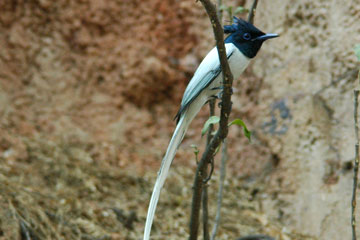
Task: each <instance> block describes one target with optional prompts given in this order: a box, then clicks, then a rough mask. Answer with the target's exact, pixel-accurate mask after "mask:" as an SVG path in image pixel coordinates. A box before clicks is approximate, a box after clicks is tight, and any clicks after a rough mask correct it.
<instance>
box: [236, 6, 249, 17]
mask: <svg viewBox="0 0 360 240" xmlns="http://www.w3.org/2000/svg"><path fill="white" fill-rule="evenodd" d="M248 11H249V9H247V8H244V7H241V6H239V7H237V8H236V9H235V11H234V15H236V14H239V13H244V12H248Z"/></svg>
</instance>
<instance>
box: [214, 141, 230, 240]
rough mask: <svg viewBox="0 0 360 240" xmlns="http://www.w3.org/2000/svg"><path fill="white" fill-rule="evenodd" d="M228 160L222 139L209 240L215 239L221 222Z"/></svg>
mask: <svg viewBox="0 0 360 240" xmlns="http://www.w3.org/2000/svg"><path fill="white" fill-rule="evenodd" d="M227 159H228V154H227V139H226V138H225V139H224V143H223V145H222V152H221V165H220V184H219V191H218V197H217V207H216V216H215V223H214V227H213V230H212V232H211V238H210V239H211V240H214V239H215V236H216V234H217V231H218V228H219V225H220V220H221V205H222V198H223V190H224V182H225V177H226V162H227Z"/></svg>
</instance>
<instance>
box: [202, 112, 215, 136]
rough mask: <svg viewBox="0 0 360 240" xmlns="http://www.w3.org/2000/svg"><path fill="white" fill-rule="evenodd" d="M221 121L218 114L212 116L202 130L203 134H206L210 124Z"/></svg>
mask: <svg viewBox="0 0 360 240" xmlns="http://www.w3.org/2000/svg"><path fill="white" fill-rule="evenodd" d="M219 121H220V118H219V117H218V116H211V117H210V118H209V119H208V120H207V121H206V123H205V124H204V127H203V129H202V130H201V136H204V134H205V133H206V132H207V131H208V130H209V127H210V124H215V123H218V122H219Z"/></svg>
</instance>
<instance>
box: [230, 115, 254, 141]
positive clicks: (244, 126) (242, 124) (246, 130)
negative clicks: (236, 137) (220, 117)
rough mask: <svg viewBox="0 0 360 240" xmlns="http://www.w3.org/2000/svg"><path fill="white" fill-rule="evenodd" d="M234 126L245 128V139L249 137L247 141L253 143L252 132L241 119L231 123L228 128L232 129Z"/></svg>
mask: <svg viewBox="0 0 360 240" xmlns="http://www.w3.org/2000/svg"><path fill="white" fill-rule="evenodd" d="M233 124H235V125H238V126H241V127H243V129H244V135H245V137H247V139H249V142H251V132H250V131H249V129H248V128H247V127H246V124H245V123H244V122H243V120H241V119H239V118H238V119H235V120H234V121H232V122H231V123H229V125H228V126H229V127H230V126H231V125H233Z"/></svg>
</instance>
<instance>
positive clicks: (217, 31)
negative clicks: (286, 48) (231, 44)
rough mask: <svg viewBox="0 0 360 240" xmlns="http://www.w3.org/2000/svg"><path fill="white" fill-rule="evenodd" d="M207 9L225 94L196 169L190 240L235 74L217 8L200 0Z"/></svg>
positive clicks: (207, 0)
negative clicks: (216, 122) (217, 123)
mask: <svg viewBox="0 0 360 240" xmlns="http://www.w3.org/2000/svg"><path fill="white" fill-rule="evenodd" d="M200 1H201V3H202V4H203V6H204V8H205V9H206V12H207V14H208V15H209V18H210V21H211V25H212V27H213V31H214V35H215V40H216V46H217V50H218V54H219V59H220V65H221V69H222V74H223V86H224V89H223V95H222V99H221V100H222V104H221V114H220V126H219V129H218V131H217V132H216V134H215V136H214V137H213V139H212V140H211V142H210V144H209V145H208V146H207V148H206V149H205V152H204V154H203V155H202V157H201V160H200V162H199V164H198V166H197V169H196V175H195V180H194V185H193V189H194V193H193V199H192V209H191V217H190V236H189V239H190V240H195V239H197V235H198V229H199V211H200V205H201V193H202V188H203V180H204V176H205V174H206V173H205V172H206V171H205V170H206V166H207V164H208V163H209V161H210V160H211V158H212V157H213V155H214V153H215V150H216V148H217V147H218V146H219V144H220V142H221V141H222V140H224V139H225V137H226V136H227V134H228V120H229V115H230V112H231V87H232V82H233V76H232V74H231V71H230V67H229V64H228V62H227V57H226V50H225V45H224V31H223V29H222V26H221V23H220V21H219V19H218V17H217V14H216V8H215V6H214V4H212V3H211V2H210V0H200Z"/></svg>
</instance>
